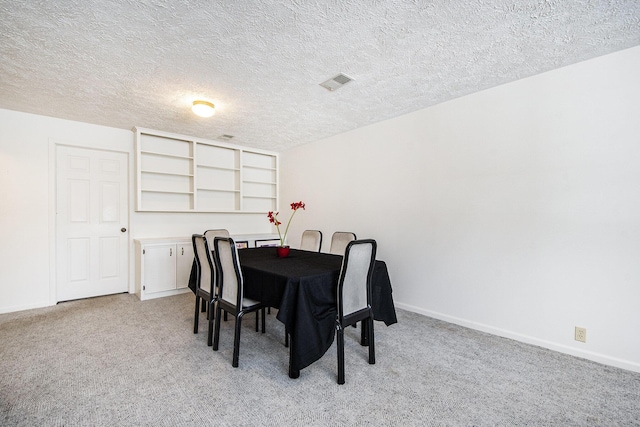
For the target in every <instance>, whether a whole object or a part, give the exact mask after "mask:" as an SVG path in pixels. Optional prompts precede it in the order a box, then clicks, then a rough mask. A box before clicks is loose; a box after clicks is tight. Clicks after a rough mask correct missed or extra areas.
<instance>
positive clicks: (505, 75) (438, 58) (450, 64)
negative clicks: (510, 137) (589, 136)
mask: <svg viewBox="0 0 640 427" xmlns="http://www.w3.org/2000/svg"><path fill="white" fill-rule="evenodd" d="M636 45H640V1H639V0H593V1H591V0H464V1H417V0H415V1H408V0H405V1H401V0H369V1H355V0H342V1H320V0H315V1H306V0H266V1H240V0H229V1H216V2H214V1H211V0H195V1H194V0H58V1H51V0H21V1H16V0H0V55H1V58H0V59H1V61H0V108H5V109H10V110H17V111H24V112H29V113H34V114H41V115H47V116H53V117H59V118H64V119H71V120H78V121H82V122H88V123H95V124H100V125H106V126H111V127H116V128H123V129H131V128H132V127H133V126H141V127H146V128H152V129H158V130H165V131H169V132H176V133H181V134H187V135H192V136H197V137H201V138H207V139H216V138H217V137H219V136H220V135H222V134H230V135H234V136H235V138H234V139H233V140H232V142H234V143H236V144H241V145H246V146H251V147H260V148H266V149H271V150H276V151H280V150H283V149H286V148H289V147H292V146H295V145H298V144H303V143H308V142H311V141H315V140H318V139H321V138H324V137H327V136H331V135H335V134H338V133H341V132H345V131H348V130H351V129H355V128H358V127H361V126H365V125H367V124H370V123H374V122H378V121H381V120H384V119H388V118H391V117H395V116H398V115H402V114H405V113H409V112H411V111H415V110H419V109H422V108H425V107H428V106H430V105H434V104H438V103H440V102H443V101H446V100H449V99H453V98H457V97H460V96H463V95H466V94H469V93H473V92H476V91H479V90H483V89H486V88H490V87H493V86H497V85H500V84H503V83H507V82H510V81H514V80H517V79H520V78H523V77H527V76H531V75H534V74H538V73H541V72H544V71H548V70H551V69H555V68H558V67H562V66H565V65H569V64H572V63H576V62H579V61H583V60H586V59H590V58H593V57H596V56H600V55H604V54H607V53H611V52H614V51H617V50H621V49H625V48H628V47H632V46H636ZM340 72H342V73H345V74H347V75H349V76H350V77H352V78H354V81H353V82H351V83H349V84H348V85H345V86H344V87H342V88H340V89H339V90H337V91H334V92H330V91H328V90H326V89H324V88H322V87H320V86H319V83H322V82H323V81H325V80H327V79H329V78H331V77H333V76H335V75H336V74H338V73H340ZM199 98H201V99H206V100H210V101H213V102H214V103H215V104H216V106H217V112H216V115H215V116H213V117H212V118H208V119H203V118H199V117H197V116H195V115H194V114H193V113H192V112H191V111H190V105H191V102H192V101H193V100H195V99H199Z"/></svg>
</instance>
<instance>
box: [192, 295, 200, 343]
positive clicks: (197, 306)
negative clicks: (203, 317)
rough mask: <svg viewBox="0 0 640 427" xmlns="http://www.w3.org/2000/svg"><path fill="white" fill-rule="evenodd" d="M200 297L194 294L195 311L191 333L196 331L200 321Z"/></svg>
mask: <svg viewBox="0 0 640 427" xmlns="http://www.w3.org/2000/svg"><path fill="white" fill-rule="evenodd" d="M199 306H200V297H198V296H196V313H195V314H194V316H193V333H194V334H197V333H198V322H199V321H200V311H199V308H200V307H199Z"/></svg>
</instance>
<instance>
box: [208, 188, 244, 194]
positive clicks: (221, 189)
mask: <svg viewBox="0 0 640 427" xmlns="http://www.w3.org/2000/svg"><path fill="white" fill-rule="evenodd" d="M198 191H219V192H222V193H239V192H240V190H225V189H223V188H201V187H198Z"/></svg>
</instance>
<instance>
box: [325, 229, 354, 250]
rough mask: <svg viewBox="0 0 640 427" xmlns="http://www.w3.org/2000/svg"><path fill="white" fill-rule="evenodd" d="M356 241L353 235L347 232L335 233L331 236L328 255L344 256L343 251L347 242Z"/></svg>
mask: <svg viewBox="0 0 640 427" xmlns="http://www.w3.org/2000/svg"><path fill="white" fill-rule="evenodd" d="M354 240H356V235H355V233H351V232H347V231H336V232H335V233H333V236H331V247H330V248H329V253H331V254H334V255H344V251H345V249H346V248H347V245H348V244H349V242H351V241H354Z"/></svg>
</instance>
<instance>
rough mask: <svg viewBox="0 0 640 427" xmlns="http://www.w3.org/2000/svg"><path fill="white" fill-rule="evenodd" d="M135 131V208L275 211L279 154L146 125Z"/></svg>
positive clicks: (147, 209)
mask: <svg viewBox="0 0 640 427" xmlns="http://www.w3.org/2000/svg"><path fill="white" fill-rule="evenodd" d="M134 132H135V143H136V193H137V200H136V210H137V211H156V212H267V211H273V210H276V209H277V206H278V154H277V153H274V152H271V151H265V150H259V149H249V148H244V147H240V146H236V145H231V144H225V143H222V142H218V141H212V140H205V139H197V138H191V137H188V136H184V135H177V134H172V133H167V132H162V131H156V130H150V129H143V128H134Z"/></svg>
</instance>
